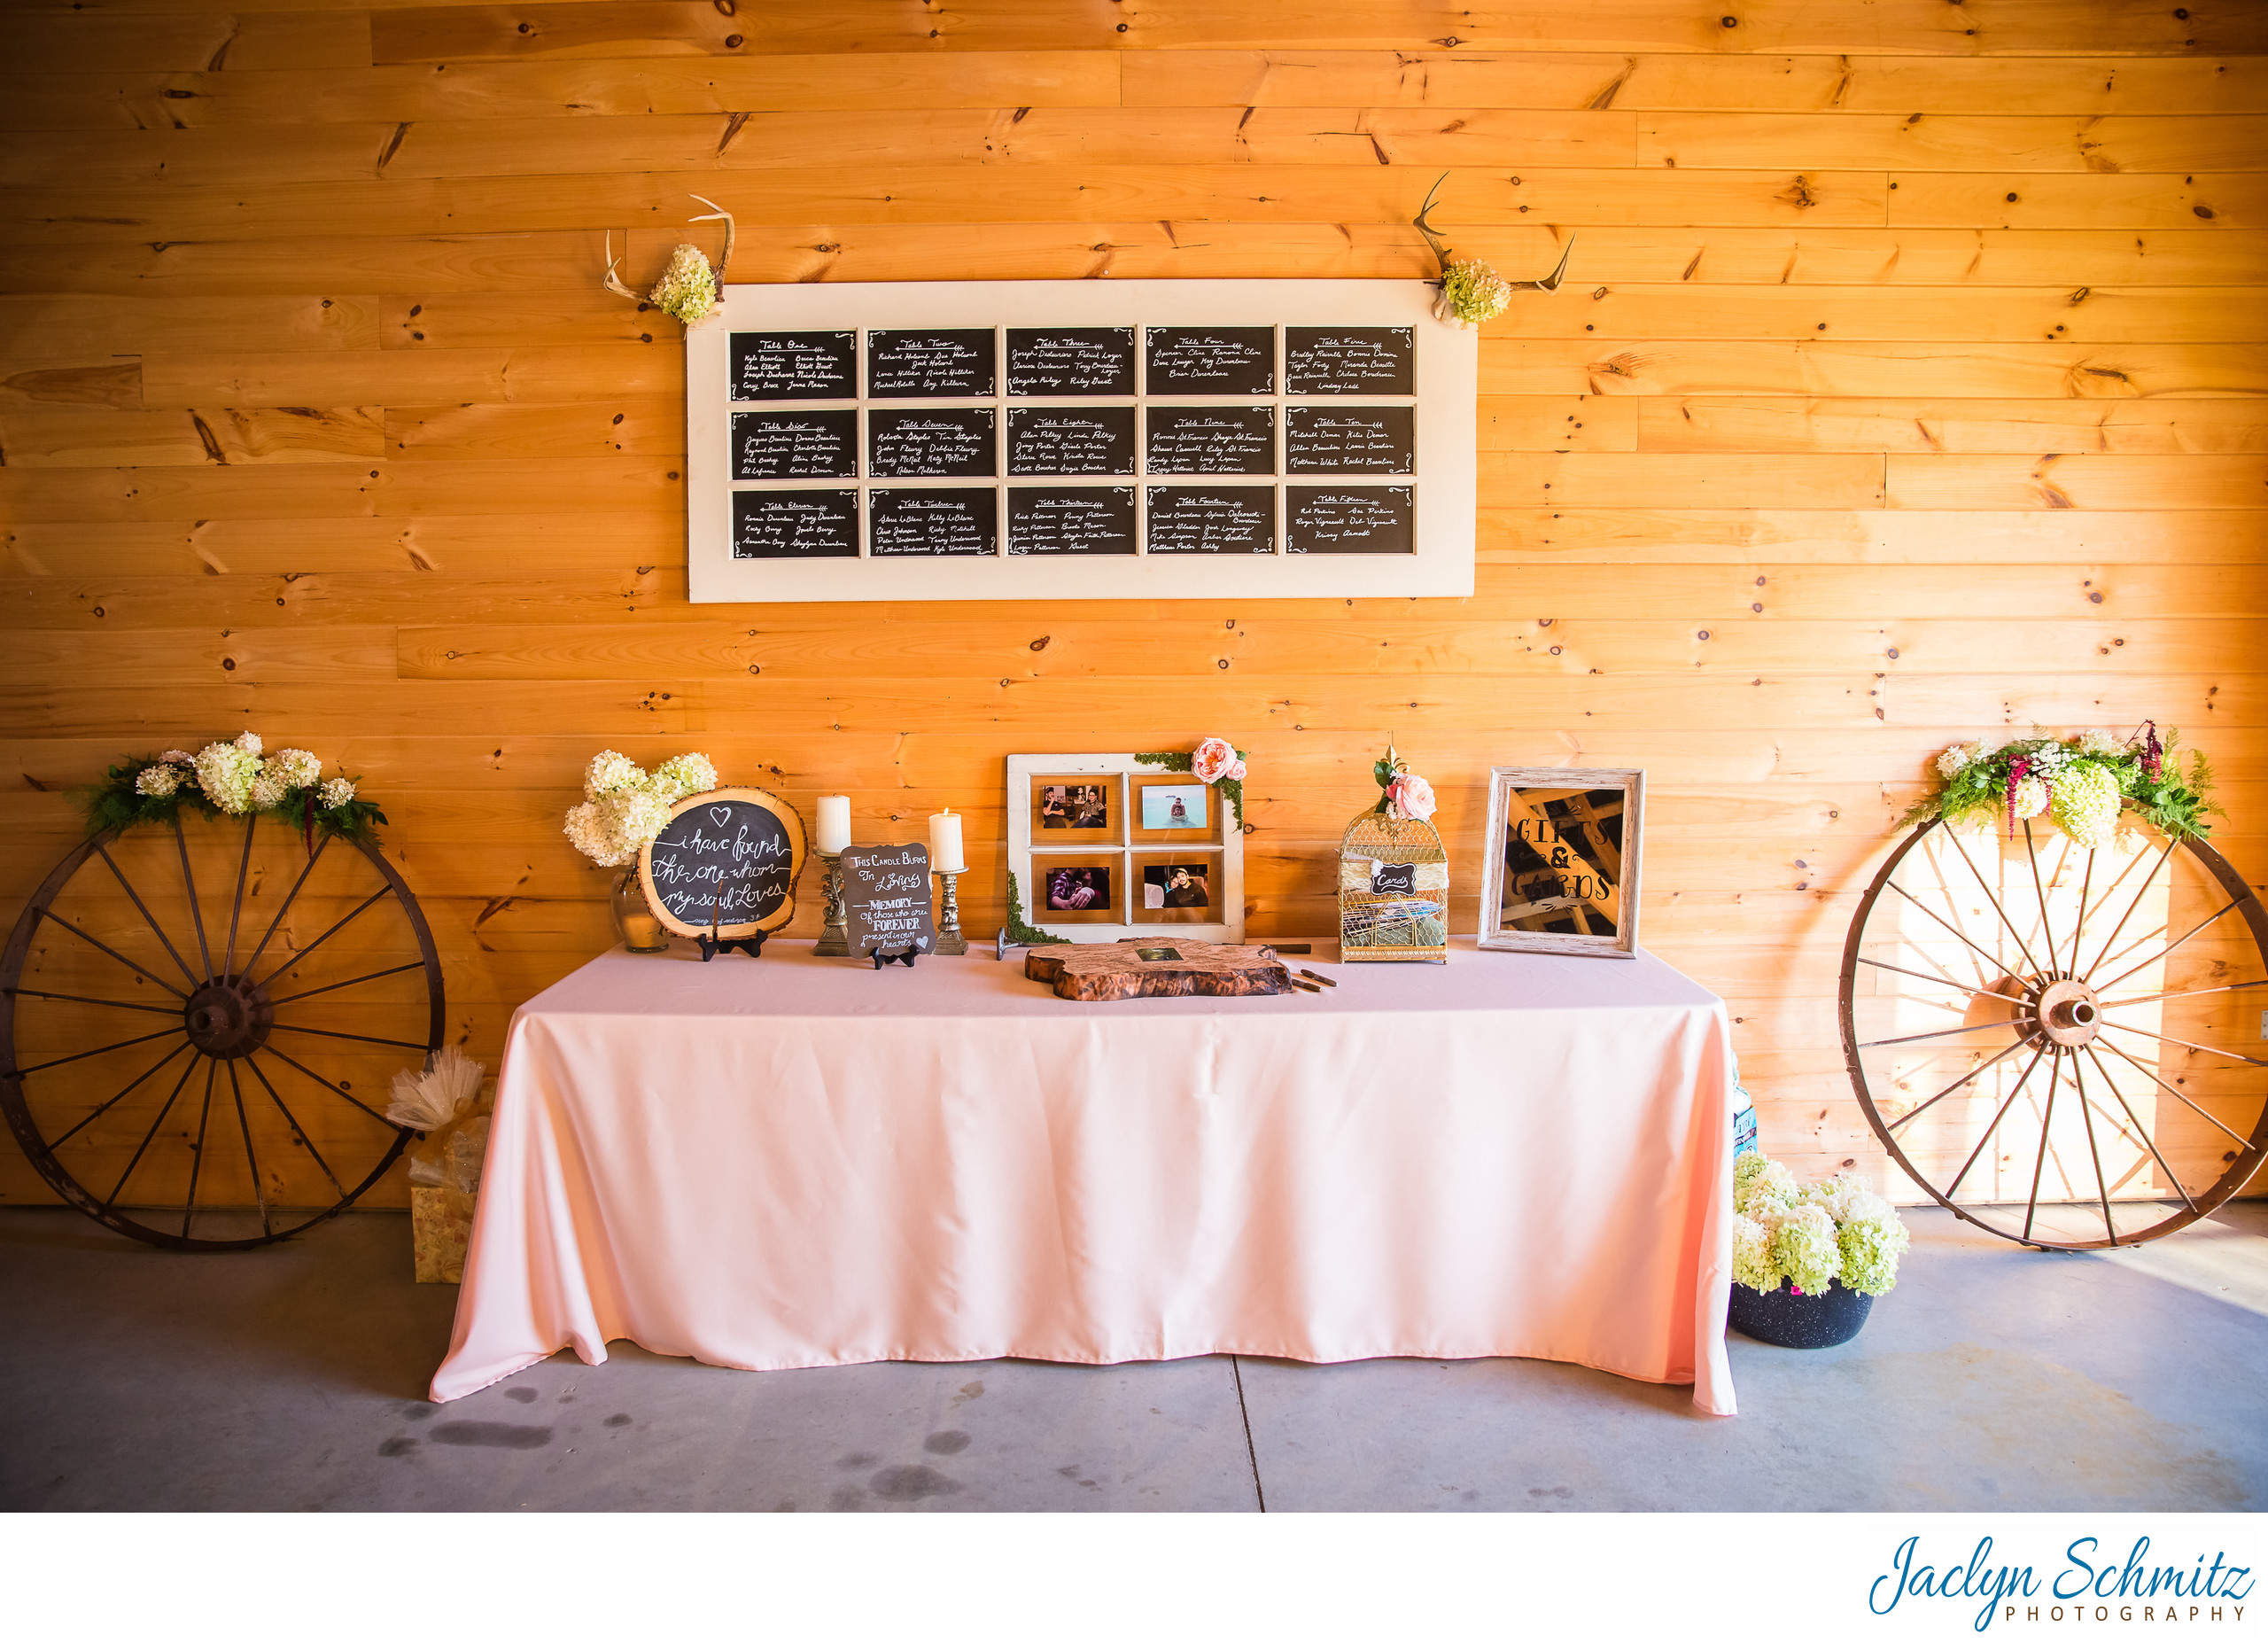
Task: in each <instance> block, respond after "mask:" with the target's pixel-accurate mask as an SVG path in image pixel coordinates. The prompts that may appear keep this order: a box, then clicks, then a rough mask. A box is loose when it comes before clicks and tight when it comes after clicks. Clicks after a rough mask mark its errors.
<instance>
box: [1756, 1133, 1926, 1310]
mask: <svg viewBox="0 0 2268 1650" xmlns="http://www.w3.org/2000/svg"><path fill="white" fill-rule="evenodd" d="M1908 1241H1910V1239H1909V1237H1908V1235H1907V1230H1906V1223H1905V1222H1904V1221H1902V1220H1900V1219H1899V1217H1898V1211H1897V1210H1894V1209H1892V1208H1891V1206H1890V1204H1889V1203H1888V1202H1885V1201H1884V1200H1883V1199H1882V1198H1881V1197H1878V1196H1876V1195H1875V1194H1874V1193H1873V1192H1871V1191H1869V1190H1868V1189H1867V1186H1866V1183H1865V1182H1864V1181H1863V1180H1861V1179H1859V1178H1858V1177H1857V1176H1856V1175H1852V1174H1838V1175H1837V1176H1836V1177H1835V1178H1834V1179H1831V1180H1823V1181H1821V1182H1819V1183H1818V1184H1816V1185H1814V1186H1798V1185H1797V1184H1796V1177H1795V1176H1794V1175H1793V1174H1792V1173H1791V1172H1790V1171H1789V1169H1788V1166H1787V1165H1786V1164H1780V1163H1775V1162H1774V1161H1773V1160H1772V1159H1771V1158H1769V1157H1767V1156H1764V1155H1763V1154H1762V1153H1761V1152H1745V1153H1743V1154H1742V1155H1741V1156H1739V1157H1738V1158H1737V1159H1736V1160H1735V1162H1734V1164H1733V1297H1732V1311H1731V1314H1730V1317H1729V1319H1728V1321H1729V1322H1730V1324H1731V1327H1734V1328H1736V1329H1737V1330H1739V1331H1740V1332H1741V1333H1742V1334H1743V1335H1749V1336H1751V1337H1753V1338H1754V1339H1756V1340H1759V1341H1768V1342H1769V1343H1772V1344H1773V1345H1775V1346H1793V1347H1821V1346H1840V1345H1842V1344H1843V1343H1844V1342H1845V1341H1847V1340H1849V1339H1850V1338H1851V1337H1852V1336H1853V1335H1857V1334H1858V1333H1859V1331H1860V1329H1861V1328H1863V1327H1866V1321H1867V1314H1868V1311H1871V1310H1872V1309H1873V1307H1874V1303H1875V1296H1877V1295H1887V1294H1889V1293H1890V1291H1891V1289H1892V1288H1895V1287H1896V1285H1897V1282H1898V1258H1899V1256H1901V1255H1903V1254H1904V1253H1905V1252H1906V1246H1907V1242H1908Z"/></svg>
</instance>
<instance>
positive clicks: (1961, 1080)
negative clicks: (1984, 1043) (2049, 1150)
mask: <svg viewBox="0 0 2268 1650" xmlns="http://www.w3.org/2000/svg"><path fill="white" fill-rule="evenodd" d="M1964 1029H1973V1028H1964ZM2027 1040H2029V1039H2024V1038H2021V1037H2020V1038H2018V1039H2016V1041H2015V1042H2013V1043H2010V1044H2009V1045H2008V1047H2006V1048H2003V1049H2002V1050H2000V1053H1999V1054H1997V1055H1993V1056H1992V1058H1991V1059H1990V1060H1987V1061H1986V1062H1985V1063H1984V1064H1983V1065H1980V1066H1971V1067H1970V1068H1969V1070H1966V1071H1964V1072H1962V1073H1961V1076H1959V1077H1958V1078H1954V1079H1953V1081H1952V1082H1950V1083H1948V1084H1946V1086H1944V1087H1943V1088H1941V1089H1939V1090H1938V1092H1937V1093H1936V1094H1932V1095H1930V1097H1929V1099H1927V1100H1925V1101H1922V1103H1921V1104H1920V1105H1918V1106H1916V1107H1915V1108H1914V1109H1913V1110H1911V1111H1908V1112H1905V1113H1902V1114H1901V1115H1900V1116H1899V1117H1898V1118H1897V1120H1896V1121H1895V1122H1893V1123H1891V1125H1890V1126H1891V1129H1893V1130H1896V1129H1902V1128H1904V1127H1905V1126H1906V1125H1907V1124H1909V1123H1911V1122H1913V1121H1914V1119H1915V1118H1916V1117H1920V1116H1921V1115H1922V1113H1923V1112H1925V1111H1927V1110H1928V1109H1930V1107H1932V1106H1934V1105H1936V1104H1937V1103H1938V1101H1941V1100H1943V1099H1944V1098H1945V1097H1946V1095H1948V1094H1952V1093H1953V1090H1955V1089H1957V1088H1959V1087H1961V1086H1962V1085H1963V1084H1967V1083H1974V1082H1975V1081H1976V1080H1977V1078H1980V1077H1983V1076H1984V1075H1985V1073H1986V1072H1987V1071H1990V1070H1992V1068H1993V1067H1994V1066H1996V1065H1998V1064H2000V1062H2002V1061H2003V1060H2006V1059H2007V1058H2008V1056H2009V1055H2012V1054H2014V1053H2016V1050H2017V1049H2019V1048H2022V1047H2023V1046H2024V1044H2025V1043H2026V1041H2027ZM2031 1063H2032V1065H2038V1064H2039V1061H2038V1060H2037V1059H2036V1058H2035V1059H2034V1060H2033V1061H2032V1062H2031ZM2023 1075H2024V1077H2030V1076H2031V1066H2026V1067H2025V1068H2024V1069H2023ZM2016 1086H2017V1087H2018V1088H2022V1087H2023V1078H2017V1079H2016Z"/></svg>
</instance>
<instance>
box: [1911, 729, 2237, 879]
mask: <svg viewBox="0 0 2268 1650" xmlns="http://www.w3.org/2000/svg"><path fill="white" fill-rule="evenodd" d="M2180 737H2181V735H2180V733H2179V730H2178V729H2176V728H2167V729H2166V731H2165V736H2164V737H2163V739H2161V738H2160V737H2159V736H2158V726H2157V724H2156V723H2155V722H2144V723H2143V724H2142V725H2141V727H2140V728H2137V729H2135V731H2134V732H2133V733H2132V735H2128V736H2127V737H2126V738H2124V739H2123V740H2122V739H2120V738H2119V737H2118V735H2116V734H2114V733H2110V732H2108V731H2106V730H2105V729H2102V728H2090V729H2088V730H2087V731H2086V732H2085V733H2081V734H2074V735H2071V736H2070V738H2068V739H2059V738H2056V737H2055V736H2054V735H2052V734H2039V735H2034V736H2033V737H2031V738H2030V739H2015V740H2011V741H2009V742H2008V743H2007V744H2004V745H2002V746H2000V748H1999V749H1998V750H1992V751H1988V750H1986V749H1985V746H1984V745H1983V744H1982V743H1978V742H1977V741H1973V740H1972V741H1969V742H1966V743H1961V744H1956V745H1950V746H1948V747H1946V750H1945V751H1943V752H1942V753H1941V754H1940V755H1939V756H1938V761H1937V768H1938V775H1939V776H1940V777H1941V778H1943V779H1944V781H1945V783H1944V784H1943V785H1942V786H1941V787H1939V788H1938V790H1935V791H1933V792H1932V793H1931V794H1930V795H1929V796H1927V797H1924V798H1922V800H1921V801H1919V802H1917V803H1915V805H1914V806H1913V807H1911V808H1910V809H1908V810H1907V814H1906V817H1905V818H1904V819H1902V820H1900V821H1899V824H1900V825H1901V826H1907V825H1919V824H1921V823H1922V821H1926V820H1943V821H1946V824H1948V825H1960V824H1986V823H1992V824H1998V825H2000V826H2001V827H2002V828H2003V829H2005V830H2006V832H2007V834H2008V836H2009V837H2014V836H2015V835H2016V826H2017V823H2018V822H2019V821H2023V820H2031V819H2037V818H2039V816H2040V815H2041V814H2043V813H2044V814H2046V815H2047V818H2048V820H2049V821H2050V822H2051V823H2053V824H2054V827H2055V828H2056V829H2058V830H2060V831H2062V833H2063V834H2064V835H2065V836H2066V837H2070V839H2071V840H2072V841H2073V842H2074V843H2077V844H2078V845H2079V846H2080V847H2082V848H2107V847H2109V846H2110V844H2111V843H2112V841H2113V840H2114V839H2115V838H2116V837H2117V834H2118V819H2119V815H2120V814H2121V813H2123V812H2124V811H2125V810H2126V809H2129V808H2132V810H2133V811H2134V812H2135V813H2138V814H2140V816H2141V817H2142V818H2143V819H2144V820H2146V821H2148V822H2149V823H2150V824H2152V825H2154V826H2155V827H2156V828H2157V829H2159V830H2161V831H2163V832H2164V833H2165V834H2166V835H2167V836H2168V837H2175V838H2177V839H2179V838H2181V837H2205V836H2208V835H2210V833H2211V831H2212V826H2211V825H2210V823H2208V822H2207V821H2206V818H2205V816H2206V815H2207V814H2208V813H2221V814H2223V815H2224V817H2225V810H2223V809H2222V808H2220V807H2219V806H2216V805H2215V803H2214V802H2213V800H2212V796H2211V792H2212V786H2213V770H2212V768H2211V767H2210V765H2209V764H2208V763H2207V762H2206V760H2205V754H2204V752H2203V751H2191V752H2190V753H2189V763H2188V773H2187V774H2186V777H2185V776H2184V774H2183V773H2182V764H2181V760H2180V758H2179V755H2178V754H2177V751H2176V747H2177V746H2178V745H2179V741H2180Z"/></svg>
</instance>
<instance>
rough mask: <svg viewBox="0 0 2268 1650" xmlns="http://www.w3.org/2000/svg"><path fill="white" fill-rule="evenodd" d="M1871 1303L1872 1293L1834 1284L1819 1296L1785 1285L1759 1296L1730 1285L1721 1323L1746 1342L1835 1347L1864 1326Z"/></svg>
mask: <svg viewBox="0 0 2268 1650" xmlns="http://www.w3.org/2000/svg"><path fill="white" fill-rule="evenodd" d="M1874 1304H1875V1297H1874V1296H1871V1295H1862V1294H1860V1292H1859V1291H1858V1290H1856V1289H1846V1288H1844V1287H1843V1286H1842V1285H1841V1284H1839V1283H1834V1282H1830V1283H1829V1284H1828V1286H1827V1293H1826V1294H1824V1295H1798V1294H1797V1293H1796V1292H1795V1285H1793V1284H1791V1283H1783V1284H1782V1285H1781V1286H1780V1287H1779V1288H1776V1289H1775V1290H1773V1291H1772V1293H1771V1294H1769V1295H1764V1294H1759V1292H1758V1291H1756V1290H1754V1289H1751V1288H1749V1287H1748V1285H1746V1284H1745V1283H1736V1284H1734V1285H1733V1304H1732V1311H1730V1312H1729V1313H1728V1315H1727V1319H1726V1321H1727V1322H1728V1324H1729V1325H1730V1326H1731V1327H1733V1328H1736V1329H1737V1330H1739V1331H1740V1332H1741V1333H1742V1334H1743V1335H1747V1336H1748V1337H1749V1338H1750V1339H1751V1340H1756V1341H1763V1342H1767V1343H1770V1344H1771V1345H1773V1346H1793V1347H1799V1348H1802V1349H1805V1350H1812V1349H1814V1348H1818V1347H1822V1346H1840V1345H1842V1344H1843V1343H1844V1342H1845V1341H1847V1340H1849V1339H1851V1337H1852V1336H1853V1335H1857V1334H1858V1333H1859V1331H1860V1330H1861V1329H1863V1328H1865V1327H1867V1313H1868V1312H1869V1311H1872V1310H1873V1309H1874Z"/></svg>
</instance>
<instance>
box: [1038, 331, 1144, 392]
mask: <svg viewBox="0 0 2268 1650" xmlns="http://www.w3.org/2000/svg"><path fill="white" fill-rule="evenodd" d="M1008 393H1009V394H1011V395H1131V394H1133V393H1134V329H1133V328H1132V327H1010V328H1009V329H1008Z"/></svg>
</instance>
